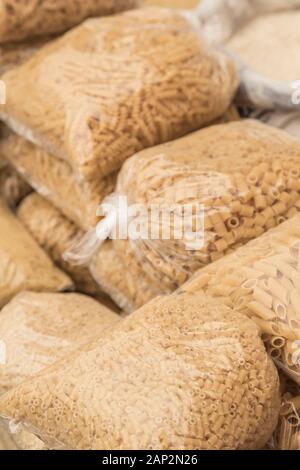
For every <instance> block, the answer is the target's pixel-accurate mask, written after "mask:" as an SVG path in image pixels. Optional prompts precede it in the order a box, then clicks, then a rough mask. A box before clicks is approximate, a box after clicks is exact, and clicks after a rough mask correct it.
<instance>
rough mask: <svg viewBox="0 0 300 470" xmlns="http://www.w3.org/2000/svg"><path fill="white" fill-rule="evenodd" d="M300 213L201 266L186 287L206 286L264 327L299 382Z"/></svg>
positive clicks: (274, 351)
mask: <svg viewBox="0 0 300 470" xmlns="http://www.w3.org/2000/svg"><path fill="white" fill-rule="evenodd" d="M299 259H300V215H299V214H298V215H295V216H294V217H293V218H291V219H290V220H288V221H286V222H285V223H284V224H282V225H281V226H279V227H277V228H276V229H273V230H272V231H269V232H267V233H266V234H265V235H263V236H261V237H259V238H258V239H256V240H253V241H252V242H250V243H249V244H248V245H246V246H245V247H242V248H240V249H239V250H237V251H236V252H235V253H232V254H230V255H228V256H227V257H225V258H223V259H222V260H219V261H217V262H216V263H213V264H211V265H210V266H208V267H206V268H205V269H202V270H200V271H199V272H198V273H197V274H196V275H195V276H194V278H193V279H192V280H190V281H189V282H188V283H187V284H186V285H185V286H183V287H182V290H183V291H188V292H198V291H203V292H205V293H207V294H208V295H212V296H214V297H217V298H219V299H220V300H222V301H223V302H224V303H226V305H228V306H230V307H231V308H234V309H236V310H239V311H240V312H241V313H245V314H246V315H247V316H249V317H250V318H251V319H252V320H254V321H255V322H256V323H257V325H258V326H259V327H260V329H261V331H262V333H263V336H264V339H265V342H266V345H267V349H268V352H269V354H270V355H271V357H272V358H273V359H274V360H275V362H276V364H277V365H278V366H279V367H280V368H281V369H282V370H283V371H284V372H285V373H286V374H287V375H288V376H290V378H292V379H293V380H294V381H296V382H297V383H298V384H300V367H299V366H300V359H299V358H300V354H299V350H300V297H299V289H300V264H299Z"/></svg>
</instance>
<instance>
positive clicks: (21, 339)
mask: <svg viewBox="0 0 300 470" xmlns="http://www.w3.org/2000/svg"><path fill="white" fill-rule="evenodd" d="M0 319H1V321H0V338H1V344H3V345H5V361H4V363H3V365H1V376H0V395H1V394H3V393H5V392H7V391H8V390H11V389H12V388H13V387H15V386H16V385H18V384H20V383H21V382H23V381H24V380H26V379H28V378H30V377H31V376H33V375H35V374H37V373H38V372H39V371H41V370H42V369H43V368H45V367H46V366H48V365H51V364H53V363H55V362H56V361H58V360H59V359H61V358H63V357H65V356H66V355H67V354H70V353H72V352H73V351H75V350H76V349H77V348H79V347H80V346H82V345H83V344H85V343H88V342H89V341H90V340H91V339H93V337H94V336H95V335H98V336H101V334H102V333H103V332H104V331H105V330H106V329H107V328H110V327H112V326H113V325H115V324H116V323H117V322H118V321H119V320H120V317H119V316H118V315H116V314H115V313H113V312H112V311H111V310H109V309H107V308H106V307H104V306H103V305H101V304H100V303H98V302H96V301H95V300H93V299H91V298H90V297H86V296H83V295H79V294H37V293H32V292H25V293H22V294H19V295H18V296H17V297H15V298H14V299H13V300H12V301H11V302H10V303H9V304H7V305H6V307H4V308H3V309H2V311H1V312H0ZM17 431H18V430H17V428H16V429H15V433H14V434H13V435H12V438H13V440H14V441H15V442H16V443H17V444H18V446H19V447H21V448H23V449H24V450H29V449H32V448H37V447H38V446H40V447H41V446H42V445H43V444H42V443H41V441H39V440H38V439H37V438H35V437H34V436H32V435H31V434H29V433H27V432H26V431H24V430H23V431H22V430H21V431H20V433H18V432H17Z"/></svg>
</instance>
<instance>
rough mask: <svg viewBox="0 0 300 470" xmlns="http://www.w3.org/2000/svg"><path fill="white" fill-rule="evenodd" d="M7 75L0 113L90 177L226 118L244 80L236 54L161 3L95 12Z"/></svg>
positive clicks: (78, 171)
mask: <svg viewBox="0 0 300 470" xmlns="http://www.w3.org/2000/svg"><path fill="white" fill-rule="evenodd" d="M3 80H4V82H5V83H6V87H7V100H6V104H5V105H4V106H2V107H1V110H0V116H1V118H3V120H4V121H5V122H6V123H7V124H8V125H9V126H10V127H11V128H13V130H15V131H16V132H17V133H18V134H20V135H23V136H24V137H26V138H27V139H29V140H31V141H33V142H35V143H37V144H38V145H40V146H42V147H43V148H44V149H45V150H47V151H49V152H50V153H52V154H53V155H55V156H57V157H59V158H61V159H64V160H65V161H67V162H68V163H69V164H70V165H71V166H72V167H73V169H74V172H76V174H77V175H78V176H79V177H81V178H85V179H88V180H95V179H97V180H99V179H101V178H102V177H104V176H106V175H108V174H111V173H112V172H114V171H116V170H118V169H119V168H120V167H121V165H122V163H123V162H124V161H125V160H126V158H128V157H130V156H132V155H133V154H134V153H135V152H137V151H139V150H142V149H144V148H147V147H151V146H154V145H156V144H160V143H162V142H166V141H170V140H172V139H174V138H177V137H180V136H182V135H184V134H187V133H189V132H191V131H193V130H196V129H199V128H200V127H202V126H204V125H206V124H208V123H209V122H211V121H213V120H214V119H216V118H218V117H220V116H221V115H223V113H224V112H225V111H226V109H227V108H228V106H229V105H230V103H231V101H232V98H233V96H234V94H235V91H236V89H237V86H238V75H237V72H236V69H235V66H234V64H233V62H232V60H231V59H230V58H228V57H227V56H226V55H224V54H223V53H221V52H217V51H216V50H214V49H212V48H210V46H208V45H207V44H206V43H205V41H203V40H202V38H201V31H199V29H198V27H196V26H195V25H194V23H193V22H192V21H190V20H189V19H188V17H187V15H185V14H182V13H180V12H176V10H168V9H160V8H149V9H148V8H145V9H137V10H133V11H131V12H127V13H124V14H122V15H116V16H114V17H110V18H100V19H90V20H88V21H86V22H85V23H84V24H82V25H81V26H79V27H78V28H75V29H74V30H72V31H71V32H69V33H67V34H66V35H65V36H63V37H62V38H60V39H58V40H56V41H53V42H52V43H51V44H50V45H47V46H45V47H44V48H42V50H41V51H39V52H38V53H37V54H35V56H34V57H33V58H32V59H30V60H29V61H27V62H26V64H24V65H22V66H20V67H18V68H16V69H14V70H11V71H10V72H8V73H6V74H5V75H4V76H3Z"/></svg>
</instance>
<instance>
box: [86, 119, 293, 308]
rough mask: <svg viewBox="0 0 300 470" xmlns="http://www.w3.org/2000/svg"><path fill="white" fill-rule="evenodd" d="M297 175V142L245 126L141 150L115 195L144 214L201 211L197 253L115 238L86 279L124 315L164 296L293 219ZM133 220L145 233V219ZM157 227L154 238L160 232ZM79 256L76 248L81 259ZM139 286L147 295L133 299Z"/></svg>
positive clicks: (173, 244)
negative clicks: (184, 209)
mask: <svg viewBox="0 0 300 470" xmlns="http://www.w3.org/2000/svg"><path fill="white" fill-rule="evenodd" d="M299 174H300V143H299V141H298V140H296V139H294V138H292V137H290V136H289V135H288V134H286V133H285V132H284V131H280V130H277V129H273V128H271V127H269V126H266V125H264V124H261V123H259V122H257V121H251V120H249V121H247V120H245V121H240V122H234V123H229V124H221V125H218V126H214V127H210V128H207V129H203V130H201V131H198V132H197V133H194V134H192V135H190V136H187V137H184V138H182V139H180V140H177V141H174V142H171V143H168V144H165V145H162V146H158V147H154V148H152V149H148V150H145V151H143V152H141V153H139V154H137V155H135V156H134V157H132V158H131V159H129V160H128V161H127V162H126V163H125V165H124V166H123V168H122V170H121V172H120V174H119V178H118V184H117V194H118V195H121V196H126V197H127V204H128V206H129V207H130V206H132V205H133V204H143V205H144V206H145V207H146V208H147V210H148V209H149V208H151V207H153V205H161V206H162V207H163V206H164V205H166V206H168V207H170V206H172V205H174V204H176V205H180V207H184V205H185V204H193V206H199V205H200V206H203V210H204V240H203V242H204V246H202V247H201V248H199V249H196V248H195V249H187V243H186V242H187V240H186V238H185V237H182V238H181V239H178V240H176V239H174V238H173V237H172V236H171V237H170V239H168V240H165V239H162V237H161V236H160V237H158V238H154V239H153V238H151V234H149V238H148V239H144V238H140V239H130V233H128V235H129V239H127V240H125V241H124V240H118V239H116V240H115V239H114V240H113V241H112V242H110V245H109V248H107V245H104V246H103V247H102V248H100V251H99V253H98V254H97V256H96V257H95V258H94V259H93V260H92V263H91V269H92V273H93V275H94V277H95V278H96V279H97V280H98V281H100V283H101V285H102V282H101V280H103V281H104V283H103V288H104V289H105V290H106V291H108V292H109V294H110V295H112V293H113V291H115V295H113V298H114V300H115V301H117V302H120V301H122V307H123V305H124V296H125V298H126V299H127V304H128V308H129V309H130V306H131V307H132V306H134V307H135V308H138V307H140V306H141V305H143V304H144V303H145V302H146V301H148V300H149V298H151V297H155V295H157V294H158V293H161V294H165V293H171V292H172V291H174V290H175V289H176V288H178V287H179V286H180V285H182V284H183V283H184V282H185V281H187V280H188V278H189V277H190V276H191V275H192V274H193V273H194V272H195V271H197V269H200V268H201V267H204V266H205V265H207V264H209V263H211V262H213V261H216V260H217V259H219V258H222V257H223V256H224V255H226V254H227V253H230V252H231V251H232V250H234V249H236V248H238V247H240V246H241V245H244V244H245V243H247V242H248V241H249V240H251V239H253V238H256V237H258V236H259V235H261V234H263V233H264V232H266V231H267V230H268V229H270V228H272V227H275V226H276V225H279V224H280V223H282V222H283V221H285V220H286V219H287V218H289V217H292V216H293V215H294V214H295V213H297V212H298V211H299V209H300V183H299ZM111 200H112V198H110V199H108V200H107V201H108V202H110V201H111ZM112 207H113V205H112ZM180 217H183V216H180ZM196 217H198V216H195V217H193V219H192V220H193V223H194V222H196V221H195V218H196ZM137 220H138V221H139V223H140V225H142V224H145V226H146V227H147V225H146V224H148V222H149V220H148V219H146V221H145V220H144V219H143V218H141V220H139V218H138V216H137ZM160 224H161V230H160V232H161V231H162V230H163V229H164V228H165V227H164V226H163V224H162V222H161V221H160ZM167 224H170V225H171V222H170V221H169V222H167ZM149 225H150V226H151V225H152V223H151V220H150V223H149ZM151 228H152V227H151ZM202 230H203V227H202ZM200 234H201V230H200ZM92 236H93V234H92ZM85 249H86V247H85V245H84V243H83V245H82V254H83V255H84V252H85ZM103 249H105V250H106V251H105V252H104V253H103ZM112 249H113V250H115V252H116V254H115V255H109V256H112V258H113V259H118V260H120V261H118V264H114V265H112V266H110V267H109V268H108V267H107V266H106V263H105V262H102V259H103V258H102V257H104V259H105V257H106V256H107V254H108V251H109V252H111V250H112ZM120 265H121V266H122V265H123V266H124V267H126V271H127V277H128V282H129V280H130V279H132V280H133V282H132V284H131V286H132V288H131V291H129V290H128V288H127V287H126V286H125V287H124V283H125V281H124V280H123V279H121V277H122V272H121V273H120ZM142 279H143V280H142ZM126 282H127V281H126ZM141 282H142V283H145V285H146V290H144V289H143V288H142V289H141V290H140V292H139V293H138V294H137V291H138V290H139V289H140V283H141ZM151 292H152V293H151Z"/></svg>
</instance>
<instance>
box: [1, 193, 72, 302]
mask: <svg viewBox="0 0 300 470" xmlns="http://www.w3.org/2000/svg"><path fill="white" fill-rule="evenodd" d="M72 288H73V284H72V282H71V280H70V278H69V277H68V276H67V275H66V274H64V273H63V272H62V271H60V270H59V269H58V268H56V267H55V266H54V265H53V263H52V262H51V261H50V259H49V258H48V256H47V255H46V253H45V252H44V251H43V250H42V249H41V248H40V247H39V246H38V244H37V243H36V242H35V241H34V239H33V238H32V237H31V235H29V233H28V232H27V231H26V230H25V228H24V227H23V225H22V224H21V223H20V222H19V221H18V219H17V218H16V217H15V216H14V215H13V214H12V213H11V212H10V210H9V209H8V207H7V206H6V205H5V204H4V202H2V201H1V200H0V307H2V306H3V305H4V304H5V303H7V302H8V301H9V300H10V299H11V298H12V297H13V296H14V295H15V294H17V293H18V292H20V291H22V290H25V289H30V290H34V291H45V292H49V291H50V292H55V291H56V292H57V291H64V290H70V289H72Z"/></svg>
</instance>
